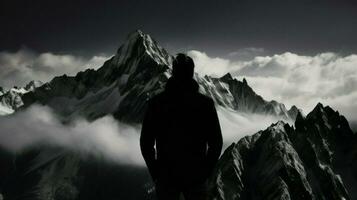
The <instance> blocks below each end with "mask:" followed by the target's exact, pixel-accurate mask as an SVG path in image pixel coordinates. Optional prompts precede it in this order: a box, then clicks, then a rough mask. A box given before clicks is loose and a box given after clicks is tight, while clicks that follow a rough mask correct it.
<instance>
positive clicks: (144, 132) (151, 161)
mask: <svg viewBox="0 0 357 200" xmlns="http://www.w3.org/2000/svg"><path fill="white" fill-rule="evenodd" d="M152 120H153V111H152V105H151V103H150V101H149V102H148V108H147V111H146V113H145V117H144V121H143V125H142V129H141V136H140V148H141V153H142V155H143V157H144V160H145V162H146V165H147V167H148V169H149V172H150V175H151V178H152V179H153V180H156V178H157V169H156V168H157V167H156V158H155V157H156V150H155V148H154V145H155V134H154V133H155V130H154V128H155V127H154V124H153V121H152Z"/></svg>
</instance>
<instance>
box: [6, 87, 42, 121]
mask: <svg viewBox="0 0 357 200" xmlns="http://www.w3.org/2000/svg"><path fill="white" fill-rule="evenodd" d="M41 85H42V82H41V81H31V82H30V83H28V84H27V85H26V86H25V87H24V88H18V87H16V86H15V87H13V88H11V89H10V90H8V91H5V90H4V89H3V88H2V87H0V116H1V115H8V114H11V113H13V112H15V111H16V110H18V109H19V108H20V107H21V106H23V105H24V102H23V100H22V96H23V95H24V94H26V93H28V92H30V91H34V90H35V89H36V88H38V87H40V86H41Z"/></svg>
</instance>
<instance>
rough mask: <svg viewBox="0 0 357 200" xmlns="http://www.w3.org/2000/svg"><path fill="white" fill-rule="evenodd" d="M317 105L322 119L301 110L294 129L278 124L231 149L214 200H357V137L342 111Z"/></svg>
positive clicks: (216, 179) (220, 167)
mask: <svg viewBox="0 0 357 200" xmlns="http://www.w3.org/2000/svg"><path fill="white" fill-rule="evenodd" d="M316 107H317V110H319V111H322V112H324V115H323V116H321V115H320V116H318V117H317V118H304V117H303V116H302V115H301V113H300V112H299V113H298V114H297V117H296V124H297V125H296V128H295V129H294V128H293V127H290V126H289V125H288V124H286V123H285V122H282V121H279V122H277V123H274V124H272V125H271V126H270V127H268V128H267V129H265V130H263V131H259V132H257V133H256V134H254V135H252V136H246V137H244V138H242V139H241V140H239V141H238V142H237V143H236V144H233V145H231V146H230V147H229V148H227V149H226V150H225V152H224V153H223V155H222V156H221V159H220V161H219V163H218V164H217V168H216V171H215V173H213V174H214V175H213V177H212V179H211V180H210V184H209V185H210V189H209V191H210V195H211V197H212V199H218V200H227V199H239V200H248V199H250V200H258V199H271V200H277V199H309V200H312V199H356V198H357V192H356V190H355V188H356V186H357V178H356V176H355V175H356V170H355V169H356V166H357V160H356V159H355V158H356V147H355V144H356V141H357V138H356V135H353V134H352V132H351V129H350V128H349V126H348V123H345V121H344V120H339V119H344V117H343V116H342V115H339V114H338V112H337V111H334V110H333V109H331V108H330V107H328V106H326V107H323V105H322V104H318V105H317V106H316ZM313 112H314V111H311V112H310V113H309V114H308V116H312V115H314V114H313ZM325 119H328V121H327V122H328V123H326V120H325ZM332 119H334V120H332ZM322 122H323V123H322Z"/></svg>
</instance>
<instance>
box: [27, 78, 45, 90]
mask: <svg viewBox="0 0 357 200" xmlns="http://www.w3.org/2000/svg"><path fill="white" fill-rule="evenodd" d="M42 85H43V82H42V81H38V80H37V81H34V80H33V81H30V82H29V83H28V84H26V86H25V90H27V91H33V90H34V89H36V88H38V87H41V86H42Z"/></svg>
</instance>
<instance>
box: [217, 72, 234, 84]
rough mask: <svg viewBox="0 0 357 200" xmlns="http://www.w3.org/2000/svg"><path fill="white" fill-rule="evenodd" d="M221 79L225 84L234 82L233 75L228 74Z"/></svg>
mask: <svg viewBox="0 0 357 200" xmlns="http://www.w3.org/2000/svg"><path fill="white" fill-rule="evenodd" d="M219 79H220V80H222V81H223V82H229V81H232V80H233V77H232V75H231V73H229V72H228V73H226V74H225V75H223V76H222V77H221V78H219Z"/></svg>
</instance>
